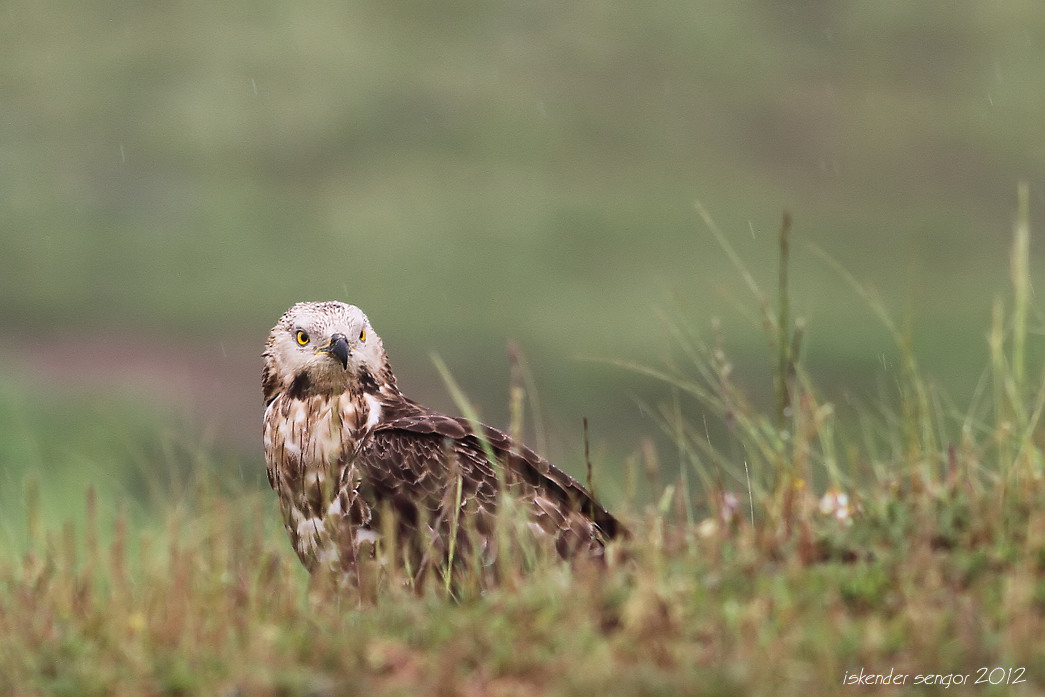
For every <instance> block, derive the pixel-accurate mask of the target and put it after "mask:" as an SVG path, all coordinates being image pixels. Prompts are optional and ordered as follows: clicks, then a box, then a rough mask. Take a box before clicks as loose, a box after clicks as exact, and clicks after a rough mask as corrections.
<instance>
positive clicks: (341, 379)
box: [263, 301, 394, 402]
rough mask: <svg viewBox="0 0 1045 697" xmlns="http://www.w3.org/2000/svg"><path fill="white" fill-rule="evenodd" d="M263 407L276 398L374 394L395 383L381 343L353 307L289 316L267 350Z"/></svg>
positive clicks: (310, 305)
mask: <svg viewBox="0 0 1045 697" xmlns="http://www.w3.org/2000/svg"><path fill="white" fill-rule="evenodd" d="M263 356H264V357H265V370H264V377H263V389H264V391H265V400H266V402H268V401H271V400H272V398H274V397H275V396H276V395H277V394H279V393H280V392H288V393H290V394H293V395H295V396H299V397H304V396H309V395H313V394H323V393H327V394H329V393H339V392H344V391H345V390H357V391H372V390H374V391H376V389H377V387H378V382H379V381H385V382H388V381H391V382H392V386H394V378H393V377H391V370H389V369H388V362H387V359H386V357H385V350H384V347H383V346H382V345H381V338H380V337H378V336H377V334H375V333H374V330H373V328H371V326H370V320H368V319H367V316H366V315H365V314H363V311H362V310H360V309H359V308H358V307H356V306H355V305H347V304H345V303H342V302H336V301H331V302H304V303H298V304H296V305H294V306H293V307H291V308H290V309H289V310H287V311H286V312H285V313H284V314H283V316H282V317H280V319H279V321H278V322H277V323H276V326H275V327H273V328H272V332H271V333H270V334H269V338H268V342H267V343H266V344H265V352H264V354H263Z"/></svg>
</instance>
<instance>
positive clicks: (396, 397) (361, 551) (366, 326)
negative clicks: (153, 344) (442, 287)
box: [262, 302, 624, 577]
mask: <svg viewBox="0 0 1045 697" xmlns="http://www.w3.org/2000/svg"><path fill="white" fill-rule="evenodd" d="M263 356H264V358H265V367H264V371H263V376H262V389H263V391H264V395H265V422H264V438H265V459H266V462H267V468H268V478H269V483H270V484H271V485H272V488H273V489H275V490H276V493H277V494H278V496H279V505H280V509H281V511H282V513H283V521H284V524H285V526H286V529H287V532H288V533H289V534H290V540H291V543H292V544H293V546H294V550H295V551H296V552H297V554H298V557H299V558H300V559H301V561H302V562H303V563H304V565H305V566H306V567H307V568H308V569H309V571H312V572H315V571H317V570H319V569H329V570H332V571H334V572H339V573H341V574H344V575H346V576H348V577H353V576H354V574H355V572H356V568H357V563H358V561H359V560H361V559H363V558H364V557H369V556H371V555H373V553H374V546H375V544H377V542H378V540H380V539H381V537H382V536H383V535H385V534H388V533H391V534H394V535H395V536H396V541H397V543H398V544H401V545H405V546H406V547H407V548H409V549H411V550H413V551H412V557H410V559H412V561H411V562H410V564H411V566H412V569H411V571H412V572H413V573H421V572H422V571H424V570H425V569H431V568H445V567H440V566H439V565H445V564H446V562H447V561H448V560H449V561H451V562H456V561H457V560H458V559H460V558H461V557H462V556H463V555H464V553H465V552H468V553H477V554H478V555H479V557H480V558H481V559H482V560H483V563H489V562H490V560H491V559H492V558H494V557H495V556H496V553H497V551H496V546H497V536H496V535H495V528H496V525H497V509H498V505H499V503H501V501H502V498H501V497H500V493H501V492H502V489H504V488H507V491H508V493H510V494H511V496H512V499H513V500H514V501H517V502H520V503H521V506H520V508H522V509H523V511H524V515H525V523H524V527H525V528H528V529H531V530H532V531H533V537H534V538H535V539H540V540H544V541H547V543H548V544H550V545H552V546H554V549H555V550H556V551H557V552H558V554H559V555H560V556H562V557H563V558H569V557H572V556H574V555H576V554H578V553H582V554H587V555H592V556H600V555H602V553H603V550H604V547H605V544H606V542H607V541H608V540H609V539H610V538H613V537H615V536H618V535H620V534H622V533H623V532H624V531H623V528H622V527H621V525H620V524H619V523H618V522H617V520H616V519H615V518H614V517H613V516H612V515H611V514H610V513H609V512H607V511H606V509H605V508H603V507H602V506H601V505H600V504H599V503H598V502H597V501H596V500H595V499H594V498H593V497H592V495H591V494H590V493H589V492H588V491H587V490H586V489H585V488H584V487H583V486H582V485H581V484H580V483H579V482H578V481H576V480H575V479H573V478H572V477H570V476H569V475H567V474H566V473H564V472H563V471H561V470H559V469H557V468H556V467H555V466H553V465H552V464H551V463H549V462H548V461H547V460H545V459H544V458H543V457H541V456H540V455H538V454H537V453H535V452H534V451H533V450H531V449H529V448H527V447H526V446H525V445H523V444H521V443H516V442H514V441H513V440H512V438H511V437H510V436H509V435H508V434H506V433H504V432H503V431H499V430H497V429H495V428H490V427H489V426H485V425H477V428H478V430H480V431H481V432H479V433H477V432H476V430H477V428H473V425H472V423H471V422H469V421H468V420H466V419H462V418H454V417H450V416H444V415H443V414H439V413H437V412H435V411H433V410H431V409H428V408H427V407H424V406H422V405H420V404H418V403H416V402H414V401H412V400H410V399H408V398H407V397H405V396H404V395H403V394H402V393H401V392H400V391H399V388H398V387H397V386H396V378H395V375H394V374H393V373H392V368H391V367H390V366H389V363H388V358H387V357H386V355H385V350H384V347H383V346H382V343H381V339H380V337H378V335H377V334H376V333H375V332H374V330H373V328H372V327H371V326H370V321H369V320H368V319H367V317H366V315H365V314H363V312H362V311H361V310H360V309H359V308H357V307H355V306H353V305H347V304H345V303H341V302H304V303H298V304H296V305H294V306H293V307H291V308H290V309H289V310H287V312H286V314H284V315H283V316H282V317H281V318H280V320H279V322H277V323H276V326H275V327H273V328H272V332H271V334H270V335H269V338H268V342H267V343H266V345H265V351H264V354H263ZM451 537H453V541H451V539H450V538H451ZM455 548H456V549H457V550H459V552H458V555H457V558H456V559H455V558H449V559H448V557H453V555H454V552H453V551H452V550H454V549H455ZM433 565H435V566H433Z"/></svg>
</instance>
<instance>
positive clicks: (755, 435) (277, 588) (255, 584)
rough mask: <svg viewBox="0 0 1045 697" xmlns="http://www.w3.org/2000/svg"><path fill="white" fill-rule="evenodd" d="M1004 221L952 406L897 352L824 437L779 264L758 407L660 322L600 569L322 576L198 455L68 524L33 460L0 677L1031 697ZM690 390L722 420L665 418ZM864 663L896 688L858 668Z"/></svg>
mask: <svg viewBox="0 0 1045 697" xmlns="http://www.w3.org/2000/svg"><path fill="white" fill-rule="evenodd" d="M1026 243H1027V230H1026V217H1025V211H1024V217H1023V218H1022V220H1021V223H1020V224H1018V225H1017V235H1016V244H1015V245H1014V251H1013V277H1012V280H1013V292H1012V294H1011V297H1009V298H1006V299H1004V300H1003V299H999V300H998V301H997V303H996V314H995V321H994V324H993V326H992V327H991V329H990V337H991V348H992V354H991V366H990V369H989V379H988V380H986V381H985V383H984V385H983V389H982V390H981V391H980V393H979V397H978V398H977V400H976V401H975V402H974V403H973V405H972V406H971V407H970V408H969V409H967V410H963V411H961V412H955V411H954V410H952V409H950V408H949V407H947V406H945V402H944V401H943V400H942V399H941V398H940V397H939V395H938V394H937V393H936V392H935V390H934V389H933V388H932V387H931V385H929V384H928V383H927V382H926V381H925V380H924V379H923V377H922V375H921V373H920V371H919V370H918V368H917V365H916V361H915V357H914V355H913V354H911V353H910V352H905V353H904V354H903V355H904V356H905V358H904V368H903V376H904V377H903V379H902V381H901V382H899V383H898V385H897V387H898V388H899V389H898V392H899V395H900V398H899V401H898V402H892V401H883V403H881V404H877V405H871V406H870V407H868V408H867V409H866V410H865V411H864V412H862V414H861V422H862V424H863V427H862V428H858V429H855V430H854V431H853V432H852V435H846V433H844V432H843V429H841V428H840V427H839V426H838V424H837V423H836V420H837V419H836V415H835V413H834V408H833V407H832V405H831V404H829V403H827V402H825V401H823V399H822V398H821V397H820V396H819V395H818V393H817V391H816V390H815V389H814V388H813V387H812V386H811V385H810V384H809V381H808V378H807V377H806V376H805V374H804V372H803V370H802V368H801V365H800V363H799V362H798V360H797V354H798V352H799V349H800V347H801V329H800V325H796V324H795V323H793V322H792V321H790V319H789V315H790V311H789V308H788V303H787V297H788V296H787V292H786V283H785V282H782V284H781V288H782V293H781V294H780V298H781V301H780V302H779V303H778V304H771V303H770V302H769V301H768V300H764V301H763V303H762V311H763V318H764V320H765V326H766V330H767V337H768V338H769V339H770V343H771V345H772V346H773V347H774V360H773V363H774V366H775V370H774V374H775V376H776V380H775V390H776V395H777V400H776V401H775V403H774V404H773V405H772V406H771V407H770V408H768V409H765V410H760V409H756V408H755V407H753V406H751V402H750V401H749V400H747V398H746V397H745V395H744V394H743V392H742V391H741V390H740V388H738V387H737V386H736V384H735V383H734V381H733V378H732V374H731V367H730V364H729V361H728V358H727V356H726V352H725V351H724V350H723V348H722V346H721V345H717V344H714V343H713V344H712V345H710V346H707V347H703V346H701V345H700V344H699V342H695V341H692V340H691V339H689V338H688V335H687V334H686V333H685V332H684V331H682V330H680V331H679V333H678V335H677V338H678V341H679V347H680V353H681V355H689V356H690V357H691V358H692V359H693V361H692V363H691V364H689V365H687V366H684V367H682V368H679V369H675V368H673V367H670V366H669V367H666V368H664V369H656V370H654V369H652V368H649V367H638V369H639V370H642V371H644V372H646V373H647V374H651V375H654V376H656V377H658V378H663V379H665V380H667V381H668V383H669V384H670V385H671V386H672V390H673V391H674V392H675V393H676V394H677V395H678V396H677V398H676V399H674V400H671V401H670V402H669V404H668V405H667V406H666V407H665V408H664V409H663V410H662V411H661V416H662V419H661V422H662V424H663V426H664V428H665V429H667V430H669V431H671V432H672V433H673V434H674V437H675V441H676V443H677V444H678V451H679V457H678V459H677V462H678V463H680V464H681V467H680V469H679V470H678V472H677V474H676V473H674V472H667V469H668V468H669V465H668V462H669V461H671V462H676V459H675V458H670V459H669V458H666V457H658V456H657V455H656V454H654V453H649V454H648V457H646V458H645V459H643V460H641V461H639V460H635V461H633V462H630V463H629V465H628V467H627V472H628V477H627V481H628V485H627V486H626V490H627V492H629V493H630V492H634V491H635V490H636V489H638V488H639V487H638V483H639V481H640V480H649V482H650V484H649V487H650V488H652V489H654V491H655V494H656V495H655V496H654V497H653V498H652V499H651V500H650V501H649V502H648V503H646V502H644V501H643V500H642V498H639V499H637V498H635V497H634V496H629V497H626V498H627V499H628V500H625V501H622V502H620V504H619V506H618V508H619V510H620V511H621V514H622V516H623V517H624V519H625V520H626V521H627V523H628V525H629V527H630V528H631V530H632V531H633V532H634V539H633V540H631V541H629V542H627V543H624V544H623V545H621V546H620V547H615V548H614V549H613V550H612V551H613V554H611V560H610V563H609V565H608V566H607V568H605V569H601V568H592V567H590V566H587V565H583V564H582V565H578V566H575V567H570V566H566V565H563V564H561V563H558V562H555V561H552V560H547V559H544V560H541V559H537V560H536V561H533V560H531V561H530V562H528V563H526V564H522V563H520V564H518V565H517V566H510V567H508V568H507V570H506V573H505V574H504V578H503V580H502V583H501V584H500V585H499V586H498V587H495V588H490V589H488V590H486V591H485V592H481V593H480V592H477V591H475V590H469V589H468V586H467V584H464V585H463V586H461V589H460V590H459V591H458V592H457V593H456V594H455V596H454V597H450V595H449V594H448V593H447V591H446V590H445V588H444V587H443V586H441V585H440V584H431V585H429V586H427V587H426V588H425V589H424V590H423V591H419V592H415V591H412V590H410V589H408V588H406V587H404V586H403V585H402V584H401V583H397V582H396V581H395V580H394V579H387V578H377V579H376V580H375V581H374V582H373V584H371V585H369V586H368V587H367V589H366V592H365V593H355V592H337V591H334V590H332V589H330V588H328V587H326V586H324V584H322V583H312V582H310V580H309V579H308V578H307V577H306V574H305V573H304V572H303V570H302V569H301V568H300V567H299V565H298V564H297V562H296V561H295V560H294V558H293V555H292V554H291V553H290V550H289V548H288V546H287V544H286V541H285V540H284V539H283V534H282V532H281V531H280V530H278V529H276V528H277V526H276V520H277V518H278V516H276V515H275V510H274V504H273V502H272V500H271V496H268V495H266V494H262V493H258V492H256V491H254V492H251V491H244V490H242V489H241V488H237V486H236V485H234V484H229V483H228V482H229V480H230V479H231V478H226V479H225V480H224V483H221V484H219V483H217V482H219V481H222V479H221V477H220V474H218V473H217V472H216V471H215V469H214V468H213V466H203V465H201V466H199V467H198V468H197V469H196V470H195V471H194V472H192V473H191V474H190V476H189V477H188V481H190V482H191V483H192V484H191V486H189V487H187V488H185V489H184V490H183V491H182V492H181V493H180V494H179V495H178V497H177V499H176V500H175V501H173V502H170V503H168V504H167V505H166V506H164V507H162V508H163V510H164V511H165V515H166V524H165V525H163V526H156V525H151V526H143V527H138V526H136V525H135V524H133V522H129V518H128V517H127V516H124V515H119V514H114V513H113V512H112V511H111V510H110V509H108V508H105V507H102V506H99V504H98V502H97V501H96V500H95V499H96V495H95V494H94V493H89V494H88V496H87V502H86V514H85V521H84V523H83V525H78V526H74V525H72V524H69V525H66V526H64V527H60V528H55V527H53V526H51V525H49V524H48V523H47V522H46V521H44V520H42V519H41V516H40V514H39V510H38V504H37V501H38V499H39V496H38V493H37V491H36V488H35V487H39V486H46V484H47V480H46V478H43V477H41V479H42V481H41V483H40V484H39V485H35V487H34V485H30V486H29V490H28V491H27V493H26V502H27V507H26V513H27V515H26V541H27V544H26V546H25V551H24V553H22V554H15V553H10V554H7V555H5V556H4V557H3V558H0V694H5V695H189V694H220V695H341V694H402V695H456V694H461V695H545V694H563V695H589V694H590V695H677V694H701V695H737V694H780V695H836V694H845V693H846V691H847V690H854V691H859V692H860V693H861V694H863V693H874V694H879V693H881V694H907V693H911V694H922V693H939V692H940V691H942V690H946V692H947V693H948V694H950V693H957V694H977V695H980V694H987V695H989V694H998V695H1001V694H1028V695H1030V694H1038V693H1040V692H1041V691H1042V690H1045V639H1043V637H1045V471H1043V469H1045V466H1043V463H1045V457H1043V452H1042V445H1041V441H1040V439H1039V437H1038V436H1037V433H1038V431H1039V420H1040V416H1041V412H1042V410H1043V408H1045V388H1042V387H1040V385H1041V383H1040V382H1038V381H1037V378H1036V377H1035V378H1034V379H1031V377H1030V373H1031V372H1035V373H1036V372H1038V371H1031V370H1030V368H1029V365H1028V363H1027V357H1026V346H1027V335H1028V327H1027V318H1028V316H1029V312H1030V310H1029V305H1028V304H1029V296H1030V288H1029V284H1028V266H1027V264H1028V257H1027V254H1026ZM786 268H787V267H786V252H785V254H784V263H782V264H781V269H782V270H783V271H786ZM742 271H743V270H742ZM753 289H754V290H755V292H756V293H758V294H759V296H760V297H761V293H760V291H758V289H757V288H754V287H753ZM858 290H861V289H860V288H859V287H858ZM883 319H885V321H886V324H887V326H891V324H890V322H889V320H888V317H887V316H886V315H884V314H883ZM896 338H897V340H898V341H900V342H901V343H902V342H903V334H902V333H900V332H897V334H896ZM687 398H690V399H695V400H697V401H699V402H700V403H701V404H703V405H704V406H705V407H706V410H707V412H708V413H710V414H712V415H715V417H716V418H718V419H720V420H721V421H722V422H723V425H724V427H725V428H726V430H727V431H728V433H729V434H730V436H729V438H728V439H719V438H717V437H716V438H712V437H709V435H708V434H709V433H710V430H709V429H708V427H707V426H706V425H705V424H703V423H690V422H687V421H686V420H685V419H684V418H681V415H682V414H684V413H687V412H686V411H685V410H684V409H683V406H684V404H685V399H687ZM670 466H671V467H672V468H673V467H674V466H675V465H674V464H672V465H670ZM665 474H666V475H667V476H666V479H667V480H668V481H670V484H668V485H667V486H666V487H664V486H662V484H661V482H662V480H663V479H664V478H665V477H664V475H665ZM697 491H700V492H702V493H700V494H695V493H694V492H697ZM869 676H875V677H869ZM884 676H889V678H890V679H891V680H893V681H895V683H897V684H898V685H899V686H896V685H892V686H889V687H883V686H881V685H879V686H877V687H867V686H866V681H868V680H874V681H881V680H882V679H883V677H884ZM856 681H861V682H860V684H857V683H856Z"/></svg>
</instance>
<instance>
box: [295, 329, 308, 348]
mask: <svg viewBox="0 0 1045 697" xmlns="http://www.w3.org/2000/svg"><path fill="white" fill-rule="evenodd" d="M295 338H296V339H297V340H298V346H307V345H308V334H306V333H305V332H304V331H303V330H301V329H299V330H298V333H297V335H296V336H295Z"/></svg>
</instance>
